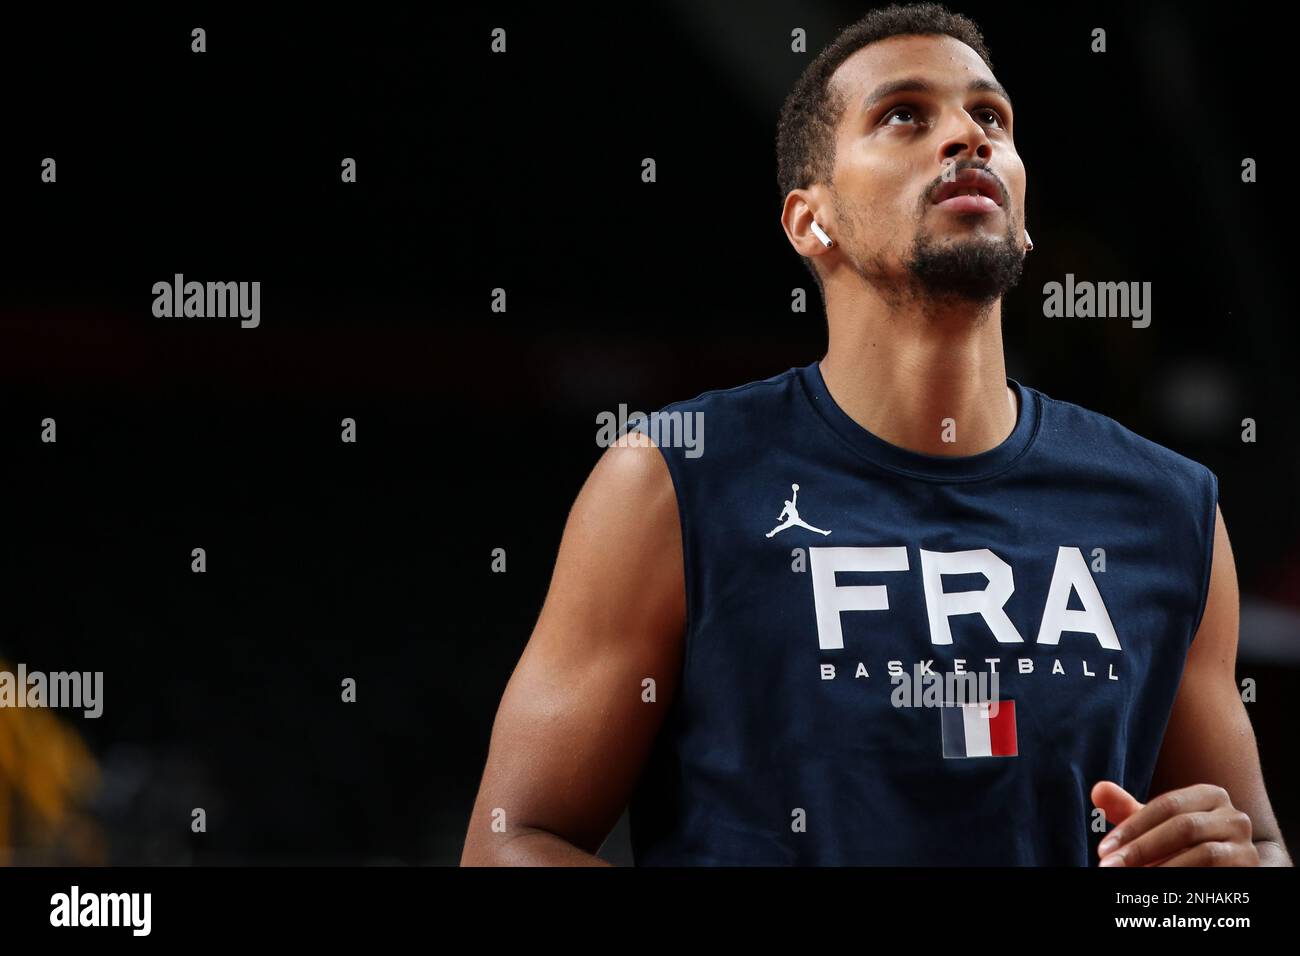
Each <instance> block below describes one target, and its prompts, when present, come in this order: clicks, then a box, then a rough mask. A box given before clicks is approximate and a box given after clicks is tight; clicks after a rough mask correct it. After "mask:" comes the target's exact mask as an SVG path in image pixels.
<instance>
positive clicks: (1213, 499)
mask: <svg viewBox="0 0 1300 956" xmlns="http://www.w3.org/2000/svg"><path fill="white" fill-rule="evenodd" d="M1008 385H1009V386H1010V387H1011V388H1012V389H1013V390H1014V391H1015V392H1016V393H1017V395H1018V397H1019V412H1018V418H1017V424H1016V426H1015V428H1014V430H1013V432H1012V433H1011V435H1010V436H1009V437H1008V438H1007V439H1006V440H1005V441H1004V442H1002V443H1001V444H1000V445H998V446H997V447H996V448H993V449H991V450H989V451H986V452H983V453H981V454H978V455H970V456H961V457H944V456H932V455H925V454H920V453H916V452H912V451H908V450H906V449H903V448H900V447H898V446H895V445H892V444H889V443H887V442H885V441H883V440H882V439H880V438H878V437H877V436H875V435H873V434H872V433H870V432H869V431H867V430H866V429H864V428H863V427H862V426H860V425H859V424H857V423H856V422H855V421H853V419H851V418H850V417H849V416H848V414H847V413H846V412H844V411H843V409H841V408H840V407H839V406H838V405H837V404H836V403H835V401H834V400H833V398H832V397H831V395H830V393H829V392H828V390H827V388H826V384H825V382H824V381H823V379H822V376H821V371H820V368H819V366H818V363H816V362H814V363H813V364H811V365H809V366H807V367H805V368H795V369H790V370H789V371H787V372H784V373H782V374H780V375H777V376H775V377H773V378H770V379H767V380H765V381H761V382H753V383H750V384H748V385H743V386H740V387H738V388H732V389H727V390H718V391H711V392H706V393H705V394H703V395H700V396H699V397H697V398H695V399H692V400H690V401H683V402H677V403H675V404H672V405H669V406H667V407H665V408H663V409H660V410H659V411H658V412H656V413H654V415H653V416H652V417H651V421H650V422H646V421H642V422H641V423H640V425H639V426H638V427H640V428H641V429H642V430H643V431H647V432H648V433H649V434H651V436H652V437H654V438H655V440H656V442H657V443H658V444H659V446H660V449H661V452H662V454H663V455H664V458H665V460H666V461H667V463H668V469H669V472H670V473H671V476H672V481H673V485H674V488H675V491H676V495H677V506H678V513H679V517H680V520H681V531H682V545H683V549H684V564H685V573H686V605H687V631H686V636H685V641H686V644H685V654H684V663H683V670H682V674H681V681H680V684H679V687H678V690H677V693H676V695H675V697H674V698H673V700H672V701H671V703H670V704H669V709H668V712H667V714H666V715H665V719H664V724H663V728H662V730H661V732H660V734H659V736H658V738H657V740H656V742H655V745H654V747H653V750H652V753H651V756H650V759H649V761H648V763H647V765H646V767H645V769H644V771H643V773H642V776H641V778H640V780H639V782H638V784H637V787H636V790H635V792H634V794H633V798H632V801H631V805H630V808H629V812H630V822H631V832H632V847H633V854H634V859H635V862H636V863H637V864H638V865H904V866H905V865H941V866H942V865H955V866H962V865H992V866H1002V865H1065V866H1088V865H1095V864H1096V862H1097V855H1096V847H1097V844H1098V843H1099V842H1100V839H1101V836H1102V834H1101V833H1100V832H1098V831H1097V829H1096V827H1095V818H1094V813H1095V808H1094V807H1093V806H1092V803H1091V800H1090V799H1089V792H1090V790H1091V788H1092V786H1093V785H1094V784H1095V783H1096V782H1097V781H1099V780H1113V781H1115V782H1117V783H1119V784H1120V785H1121V786H1123V787H1124V788H1126V789H1127V790H1128V791H1129V792H1131V793H1132V794H1133V795H1134V796H1136V797H1137V799H1139V800H1146V799H1147V798H1148V796H1149V793H1148V791H1149V787H1150V785H1151V778H1152V775H1153V771H1154V768H1155V762H1156V758H1157V756H1158V753H1159V750H1160V745H1161V741H1162V739H1163V736H1164V731H1165V727H1166V725H1167V722H1168V718H1169V714H1170V711H1171V708H1172V705H1173V701H1174V697H1175V694H1176V692H1177V689H1178V685H1179V681H1180V678H1181V675H1182V670H1183V665H1184V661H1185V658H1186V654H1187V650H1188V647H1189V646H1190V643H1191V641H1192V639H1193V637H1194V635H1195V633H1196V629H1197V627H1198V625H1199V622H1200V618H1201V615H1202V612H1203V610H1204V606H1205V600H1206V595H1207V588H1208V584H1209V573H1210V561H1211V554H1212V547H1213V538H1214V522H1215V508H1216V504H1217V499H1218V482H1217V479H1216V477H1215V475H1214V473H1213V472H1212V471H1210V470H1209V469H1208V468H1206V467H1205V466H1203V465H1201V464H1199V463H1197V462H1195V461H1192V460H1190V459H1188V458H1185V457H1183V456H1181V455H1179V454H1177V453H1175V452H1173V451H1170V450H1169V449H1167V448H1164V447H1162V446H1160V445H1158V444H1155V443H1153V442H1151V441H1148V440H1146V439H1144V438H1141V437H1140V436H1138V435H1136V434H1134V433H1133V432H1131V431H1129V430H1128V429H1127V428H1125V427H1123V426H1122V425H1120V424H1118V423H1117V422H1115V421H1114V420H1112V419H1110V418H1107V417H1106V416H1104V415H1101V414H1098V413H1096V412H1092V411H1088V410H1086V409H1083V408H1080V407H1078V406H1076V405H1072V404H1069V403H1066V402H1061V401H1056V400H1054V399H1051V398H1048V397H1047V396H1045V395H1043V394H1042V393H1040V392H1038V391H1036V390H1035V389H1033V388H1029V387H1026V386H1023V385H1021V384H1019V383H1018V382H1015V381H1014V380H1010V379H1009V380H1008ZM688 416H689V421H688ZM700 426H702V430H701V428H700ZM936 427H941V425H940V424H936ZM957 427H960V426H959V424H958V426H957ZM693 432H695V435H694V438H693V439H692V438H691V436H692V433H693ZM701 439H702V440H701ZM994 674H996V675H997V683H996V684H993V675H994ZM981 675H982V679H983V684H982V685H980V684H979V681H980V680H981ZM963 685H964V696H963ZM990 691H992V693H990ZM981 692H983V693H981Z"/></svg>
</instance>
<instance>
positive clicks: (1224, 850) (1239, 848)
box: [1160, 842, 1259, 866]
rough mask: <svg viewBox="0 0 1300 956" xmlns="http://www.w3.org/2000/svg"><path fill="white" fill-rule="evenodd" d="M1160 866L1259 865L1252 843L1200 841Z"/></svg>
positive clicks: (1256, 850)
mask: <svg viewBox="0 0 1300 956" xmlns="http://www.w3.org/2000/svg"><path fill="white" fill-rule="evenodd" d="M1160 865H1161V866H1259V849H1258V848H1257V847H1256V846H1255V844H1253V843H1220V842H1211V843H1202V844H1200V845H1199V846H1194V847H1192V848H1191V849H1190V850H1185V851H1183V852H1182V853H1179V854H1178V855H1177V856H1171V857H1170V858H1169V859H1168V860H1165V862H1163V863H1161V864H1160Z"/></svg>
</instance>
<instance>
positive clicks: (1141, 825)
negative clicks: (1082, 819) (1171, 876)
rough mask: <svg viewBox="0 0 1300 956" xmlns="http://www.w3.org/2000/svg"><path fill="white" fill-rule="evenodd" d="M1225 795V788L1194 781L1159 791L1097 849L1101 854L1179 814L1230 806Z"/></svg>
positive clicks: (1113, 849)
mask: <svg viewBox="0 0 1300 956" xmlns="http://www.w3.org/2000/svg"><path fill="white" fill-rule="evenodd" d="M1227 797H1228V792H1227V791H1226V790H1224V789H1223V788H1222V787H1216V786H1214V785H1213V784H1209V783H1198V784H1195V785H1194V786H1191V787H1182V788H1180V789H1178V790H1170V791H1167V792H1166V793H1162V794H1160V796H1158V797H1156V798H1155V799H1153V800H1152V801H1151V802H1150V803H1148V804H1147V805H1146V806H1144V807H1143V808H1142V809H1141V810H1139V811H1137V812H1136V813H1134V814H1133V815H1132V816H1131V817H1129V818H1128V819H1127V820H1125V821H1124V822H1123V823H1122V824H1120V825H1119V826H1117V827H1116V828H1115V829H1114V830H1112V831H1111V833H1110V835H1109V836H1108V837H1106V839H1104V840H1102V841H1101V845H1100V846H1099V847H1097V851H1098V852H1099V853H1100V854H1101V855H1102V856H1105V855H1106V854H1108V853H1111V852H1113V851H1115V850H1117V849H1119V847H1121V846H1122V845H1124V844H1125V843H1130V842H1132V841H1133V840H1135V839H1137V838H1138V837H1139V836H1141V835H1142V834H1143V833H1146V832H1147V831H1148V830H1151V829H1153V828H1155V827H1157V826H1159V825H1160V824H1162V823H1164V822H1165V821H1166V820H1168V819H1170V818H1172V817H1176V816H1178V815H1179V814H1180V813H1195V812H1197V811H1200V810H1214V809H1216V808H1217V807H1221V806H1224V805H1228V806H1231V803H1230V802H1229V801H1228V799H1227Z"/></svg>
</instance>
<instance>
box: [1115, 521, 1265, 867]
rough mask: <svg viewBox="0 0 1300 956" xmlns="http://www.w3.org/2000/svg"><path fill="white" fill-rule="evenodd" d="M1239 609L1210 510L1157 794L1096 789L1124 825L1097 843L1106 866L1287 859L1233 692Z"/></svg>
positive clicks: (1233, 572) (1224, 538)
mask: <svg viewBox="0 0 1300 956" xmlns="http://www.w3.org/2000/svg"><path fill="white" fill-rule="evenodd" d="M1239 609H1240V599H1239V595H1238V592H1237V568H1236V563H1235V562H1234V560H1233V557H1232V545H1231V543H1230V542H1229V540H1228V532H1227V529H1226V528H1225V527H1224V525H1223V515H1222V514H1221V513H1217V512H1216V515H1215V531H1214V557H1213V564H1212V568H1211V572H1210V589H1209V595H1208V597H1207V598H1206V605H1205V613H1204V615H1203V616H1202V619H1201V626H1200V629H1199V630H1198V631H1197V632H1196V637H1195V639H1194V640H1193V642H1192V646H1191V648H1190V649H1189V650H1188V653H1187V662H1186V664H1185V666H1184V669H1183V677H1182V683H1181V684H1180V685H1179V688H1178V696H1177V697H1176V698H1175V700H1174V708H1173V712H1172V713H1171V715H1170V718H1169V726H1168V727H1167V729H1166V730H1165V739H1164V743H1163V745H1162V746H1161V750H1160V758H1159V760H1158V761H1157V764H1156V770H1155V776H1154V778H1153V779H1152V782H1151V792H1152V793H1153V794H1157V796H1155V797H1154V798H1153V799H1152V800H1151V801H1150V802H1149V803H1146V804H1141V803H1138V802H1137V800H1135V799H1134V798H1133V797H1132V796H1131V795H1130V794H1128V793H1127V792H1126V791H1124V790H1122V789H1121V788H1120V787H1119V786H1117V785H1116V784H1114V783H1110V782H1105V783H1099V784H1097V786H1096V787H1095V788H1094V789H1093V799H1094V802H1095V803H1096V804H1097V805H1098V806H1100V807H1102V808H1103V809H1104V811H1105V813H1106V816H1107V818H1108V819H1109V820H1111V822H1113V823H1118V824H1121V825H1120V826H1117V827H1116V828H1115V829H1114V830H1112V831H1111V834H1110V837H1115V836H1116V835H1117V834H1118V835H1119V837H1120V840H1119V841H1118V842H1117V843H1115V844H1114V845H1108V844H1107V842H1106V841H1103V843H1102V845H1101V846H1100V847H1099V850H1100V853H1101V856H1102V862H1103V865H1121V866H1151V865H1159V864H1164V865H1167V866H1241V865H1247V866H1256V865H1258V866H1290V865H1291V859H1290V857H1289V856H1288V855H1287V851H1286V847H1285V845H1284V844H1283V842H1282V834H1281V832H1280V830H1279V829H1278V825H1277V820H1276V818H1275V817H1274V816H1273V808H1272V806H1271V805H1270V803H1269V799H1268V793H1267V791H1266V790H1265V788H1264V776H1263V773H1262V772H1261V770H1260V763H1259V750H1258V748H1257V746H1256V744H1255V733H1254V731H1253V730H1252V729H1251V726H1250V717H1249V716H1248V715H1247V713H1246V708H1245V705H1244V704H1243V703H1242V701H1241V696H1240V694H1239V693H1238V690H1237V683H1236V674H1235V670H1236V662H1237V630H1238V621H1239ZM1107 857H1111V858H1112V859H1111V861H1110V862H1109V863H1107Z"/></svg>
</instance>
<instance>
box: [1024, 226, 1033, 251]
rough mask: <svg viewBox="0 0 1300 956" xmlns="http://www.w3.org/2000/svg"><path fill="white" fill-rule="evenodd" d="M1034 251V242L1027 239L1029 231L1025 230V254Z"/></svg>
mask: <svg viewBox="0 0 1300 956" xmlns="http://www.w3.org/2000/svg"><path fill="white" fill-rule="evenodd" d="M1033 251H1034V240H1032V239H1030V238H1029V230H1028V229H1026V230H1025V252H1033Z"/></svg>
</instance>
